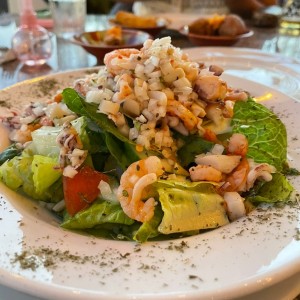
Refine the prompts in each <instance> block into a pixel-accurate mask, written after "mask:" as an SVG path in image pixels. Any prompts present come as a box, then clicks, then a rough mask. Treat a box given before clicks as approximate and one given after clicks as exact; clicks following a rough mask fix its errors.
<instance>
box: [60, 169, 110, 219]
mask: <svg viewBox="0 0 300 300" xmlns="http://www.w3.org/2000/svg"><path fill="white" fill-rule="evenodd" d="M101 180H104V181H106V182H108V181H109V177H108V176H107V175H105V174H103V173H100V172H97V171H95V170H94V169H92V168H91V167H89V166H84V167H82V168H81V169H80V170H79V171H78V173H77V174H76V175H75V176H74V177H73V178H70V177H66V176H64V177H63V188H64V198H65V204H66V209H67V212H68V213H69V215H71V216H74V215H75V214H76V213H77V212H79V211H80V210H82V209H84V208H87V207H88V206H89V205H90V204H91V203H92V202H93V201H94V200H95V199H96V198H97V196H98V195H99V192H100V191H99V188H98V185H99V183H100V181H101Z"/></svg>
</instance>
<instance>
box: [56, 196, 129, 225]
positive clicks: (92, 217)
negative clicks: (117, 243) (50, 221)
mask: <svg viewBox="0 0 300 300" xmlns="http://www.w3.org/2000/svg"><path fill="white" fill-rule="evenodd" d="M105 223H115V224H124V225H131V224H133V223H134V220H132V219H130V218H129V217H128V216H127V215H126V214H125V213H124V211H123V210H122V207H121V206H120V204H119V203H113V202H108V201H105V200H100V199H99V200H96V201H95V202H94V203H93V204H92V205H91V206H90V207H88V208H87V209H84V210H82V211H79V212H78V213H77V214H76V215H75V216H73V217H70V216H66V217H65V220H64V221H63V223H62V224H61V226H62V227H63V228H66V229H86V228H93V227H95V226H96V225H101V224H105Z"/></svg>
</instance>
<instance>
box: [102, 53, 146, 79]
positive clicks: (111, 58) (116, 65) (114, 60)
mask: <svg viewBox="0 0 300 300" xmlns="http://www.w3.org/2000/svg"><path fill="white" fill-rule="evenodd" d="M139 53H140V51H139V50H137V49H127V48H125V49H118V50H114V51H111V52H109V53H107V54H105V56H104V64H105V66H106V68H107V70H108V72H111V73H113V74H114V75H118V74H121V72H122V70H124V69H134V66H131V63H130V56H131V55H132V54H139Z"/></svg>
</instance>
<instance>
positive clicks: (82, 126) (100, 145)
mask: <svg viewBox="0 0 300 300" xmlns="http://www.w3.org/2000/svg"><path fill="white" fill-rule="evenodd" d="M71 124H72V125H73V126H74V128H75V129H76V131H77V132H78V134H79V137H80V140H81V142H82V144H83V148H84V149H85V150H89V153H90V154H93V153H96V152H103V153H107V152H108V150H107V148H106V145H105V143H104V135H103V133H100V132H95V131H93V130H92V129H91V128H93V125H92V124H90V122H89V120H88V119H87V118H85V117H79V118H77V119H75V120H73V121H72V122H71ZM90 127H91V128H90ZM61 129H62V126H57V127H52V126H43V127H41V128H39V129H37V130H35V131H33V132H32V134H31V135H32V145H30V148H31V149H32V151H33V153H34V154H39V155H43V156H51V157H57V156H58V155H59V151H60V149H59V147H58V144H57V142H56V138H57V136H58V134H59V133H60V132H61Z"/></svg>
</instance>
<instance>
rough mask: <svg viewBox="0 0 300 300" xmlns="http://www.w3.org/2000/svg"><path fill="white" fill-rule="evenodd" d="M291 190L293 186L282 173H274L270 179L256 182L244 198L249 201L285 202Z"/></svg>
mask: <svg viewBox="0 0 300 300" xmlns="http://www.w3.org/2000/svg"><path fill="white" fill-rule="evenodd" d="M293 190H294V188H293V186H292V185H291V184H290V183H289V181H288V180H287V178H286V177H285V176H284V175H282V174H281V173H274V174H272V180H271V181H269V182H260V183H259V184H257V185H256V186H255V187H254V188H253V189H252V191H251V192H250V195H248V196H246V199H247V200H249V201H251V202H266V203H276V202H286V201H288V200H289V199H290V196H291V194H292V192H293Z"/></svg>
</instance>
